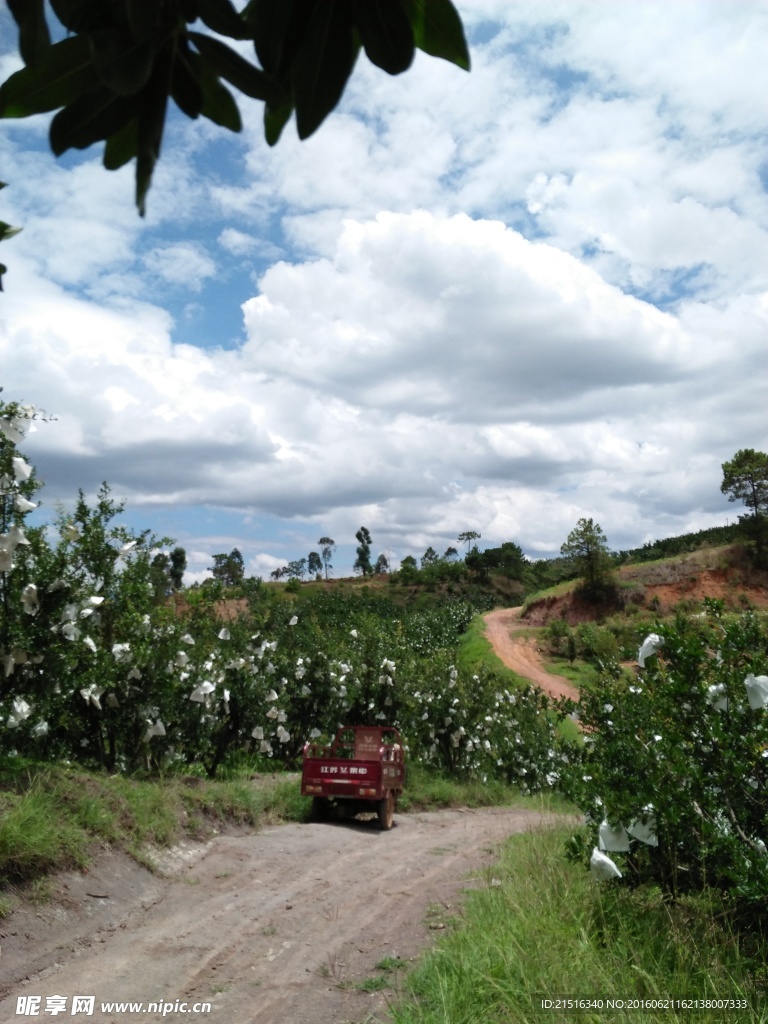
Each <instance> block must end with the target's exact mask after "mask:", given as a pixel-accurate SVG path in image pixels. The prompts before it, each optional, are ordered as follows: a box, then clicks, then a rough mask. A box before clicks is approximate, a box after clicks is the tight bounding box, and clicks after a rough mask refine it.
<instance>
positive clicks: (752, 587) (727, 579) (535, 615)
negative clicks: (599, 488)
mask: <svg viewBox="0 0 768 1024" xmlns="http://www.w3.org/2000/svg"><path fill="white" fill-rule="evenodd" d="M721 557H723V556H722V553H721V552H716V553H713V554H712V555H711V556H709V557H708V553H707V552H706V551H705V552H697V553H695V554H694V555H691V556H689V557H688V558H686V559H681V560H679V561H672V562H669V563H663V564H658V565H654V564H652V563H651V564H649V565H642V564H641V565H632V566H627V567H625V568H622V569H621V570H620V571H619V573H618V574H617V577H618V583H619V588H618V602H617V603H616V604H614V605H608V606H600V607H597V606H595V605H593V604H590V603H589V602H587V601H584V600H583V599H582V598H580V597H579V595H578V594H577V593H573V592H571V593H568V594H562V595H559V596H550V597H545V598H543V599H541V600H540V601H535V600H534V601H531V602H530V604H528V606H527V607H526V609H525V617H524V620H523V621H524V622H525V623H526V625H528V626H546V625H547V624H548V623H549V622H552V621H553V620H554V619H563V620H564V621H565V622H567V623H568V624H569V625H571V626H575V625H578V624H579V623H580V622H591V621H593V620H600V619H601V618H604V617H605V616H606V615H610V614H613V613H614V612H617V611H621V610H623V609H626V608H628V607H630V608H631V607H635V608H637V609H647V610H650V611H652V612H654V613H656V614H658V615H668V614H670V613H671V612H674V611H675V609H676V608H678V607H679V606H680V604H681V603H684V604H685V605H688V606H689V608H693V607H696V606H700V605H701V602H702V601H703V600H704V598H705V597H709V598H714V599H716V600H720V601H724V602H725V606H726V608H729V609H731V610H735V611H739V610H742V609H744V608H748V607H753V608H768V573H766V572H757V571H755V570H746V569H745V568H744V567H742V566H739V565H716V564H709V563H710V562H713V561H716V560H717V558H721Z"/></svg>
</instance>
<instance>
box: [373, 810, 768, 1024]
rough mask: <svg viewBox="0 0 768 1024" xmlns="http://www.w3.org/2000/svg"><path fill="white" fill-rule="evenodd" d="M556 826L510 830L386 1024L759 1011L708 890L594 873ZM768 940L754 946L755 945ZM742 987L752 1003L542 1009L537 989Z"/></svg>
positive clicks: (668, 1022) (627, 992) (719, 993)
mask: <svg viewBox="0 0 768 1024" xmlns="http://www.w3.org/2000/svg"><path fill="white" fill-rule="evenodd" d="M567 835H568V833H567V832H566V831H565V830H562V829H556V830H547V831H542V832H534V833H528V834H521V835H516V836H513V837H511V838H510V840H509V841H508V842H507V844H506V846H505V848H504V852H503V855H502V858H501V860H500V862H499V863H498V864H496V865H495V866H494V867H493V868H492V869H491V870H490V871H487V872H484V874H483V878H484V880H485V882H486V884H485V885H484V886H483V887H482V888H481V889H479V890H473V891H471V892H468V893H467V896H466V900H465V904H464V912H463V915H462V919H461V921H459V922H454V927H453V928H452V929H450V930H449V929H446V931H445V933H444V935H443V936H442V937H441V940H440V942H439V944H438V946H437V948H436V949H435V950H434V951H433V952H432V953H430V954H428V955H427V957H426V958H425V959H424V960H423V961H422V963H421V964H420V965H419V966H418V967H417V968H416V970H415V971H414V972H413V973H412V974H411V975H410V977H409V981H408V989H409V996H408V998H407V999H405V1000H404V1001H403V1002H401V1003H399V1004H398V1005H396V1006H394V1007H391V1009H390V1012H391V1014H392V1019H393V1021H394V1022H395V1024H438V1022H439V1024H445V1022H447V1021H450V1022H451V1024H480V1022H482V1024H510V1022H512V1021H514V1022H515V1024H542V1020H544V1019H546V1020H547V1021H552V1022H553V1024H554V1022H565V1021H568V1022H572V1021H574V1020H578V1022H579V1024H608V1022H613V1021H616V1022H627V1024H630V1022H631V1024H637V1022H638V1021H639V1020H642V1021H643V1022H644V1024H662V1022H663V1024H672V1022H678V1021H679V1022H681V1024H682V1022H683V1021H685V1022H687V1024H692V1021H694V1020H704V1019H706V1021H707V1024H726V1022H727V1024H733V1022H734V1021H750V1022H754V1024H757V1022H758V1021H761V1020H765V1017H764V1016H763V1015H762V1014H763V1013H764V1012H765V1006H764V1005H762V1006H760V1007H758V1005H757V997H756V996H755V993H754V990H753V988H752V985H751V982H750V975H749V965H748V963H747V962H746V961H745V960H744V959H742V958H740V955H739V944H738V942H737V941H735V939H734V936H733V935H732V934H730V933H729V932H728V930H727V929H724V928H723V927H722V923H721V922H722V916H723V910H724V907H723V906H722V905H720V903H718V902H717V901H715V902H716V903H717V905H714V904H713V903H712V902H711V898H710V901H709V902H708V901H707V897H698V898H696V899H689V900H687V901H686V900H681V901H679V902H678V904H677V905H670V904H669V903H668V902H666V901H665V900H663V899H662V897H661V894H660V893H659V892H658V891H657V890H652V889H644V890H635V891H630V890H628V889H624V888H619V887H618V886H615V885H606V884H602V885H601V884H598V883H595V882H594V881H593V879H592V877H591V875H590V874H589V872H588V871H586V870H585V868H584V867H583V866H581V865H575V864H571V863H569V862H568V861H566V860H565V858H564V855H563V846H564V840H565V838H566V836H567ZM766 952H768V950H762V955H763V959H764V954H765V953H766ZM552 996H571V997H596V998H601V997H602V998H603V999H605V998H606V997H614V998H617V997H620V998H629V997H642V998H645V999H652V998H665V997H668V996H681V997H684V996H693V997H698V998H711V999H718V998H719V999H722V998H745V999H748V1000H749V1004H750V1006H751V1008H752V1009H751V1010H750V1011H748V1012H741V1013H740V1012H739V1011H737V1010H734V1009H728V1010H712V1011H709V1012H707V1013H706V1014H703V1015H699V1014H695V1013H692V1012H690V1011H682V1010H680V1011H678V1012H676V1011H674V1010H668V1009H667V1010H658V1011H657V1010H652V1009H647V1008H646V1009H644V1010H631V1011H630V1010H619V1011H617V1012H613V1011H611V1012H607V1011H606V1010H605V1009H603V1010H602V1012H600V1013H590V1012H580V1013H578V1014H577V1015H574V1014H573V1013H572V1012H565V1013H562V1014H560V1013H557V1012H552V1011H550V1012H547V1013H546V1014H542V1011H541V1010H540V1009H538V1005H539V1003H538V1000H540V999H541V998H543V997H552Z"/></svg>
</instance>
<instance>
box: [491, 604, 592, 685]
mask: <svg viewBox="0 0 768 1024" xmlns="http://www.w3.org/2000/svg"><path fill="white" fill-rule="evenodd" d="M521 610H522V609H521V608H499V609H497V610H496V611H492V612H488V614H487V615H484V616H483V618H484V619H485V632H486V636H487V637H488V639H489V641H490V643H491V646H492V647H493V649H494V651H495V652H496V654H497V656H498V657H499V658H500V659H501V660H502V661H503V662H504V664H505V665H506V666H507V667H508V668H511V669H512V671H513V672H517V674H518V675H520V676H523V677H524V678H525V679H530V680H531V682H532V683H535V684H536V686H540V687H541V688H542V690H544V691H545V693H549V694H551V695H552V696H553V697H571V698H572V699H573V700H578V699H579V691H578V690H577V689H576V687H575V686H572V685H571V684H570V683H569V682H568V680H567V679H564V678H563V677H562V676H554V675H552V674H551V673H549V672H547V671H546V670H545V669H544V667H543V664H542V661H541V657H540V655H539V652H538V650H537V643H536V640H535V639H533V638H532V637H527V636H523V635H522V630H523V629H524V628H525V627H523V626H521V625H520V612H521ZM515 630H519V631H520V634H518V635H515Z"/></svg>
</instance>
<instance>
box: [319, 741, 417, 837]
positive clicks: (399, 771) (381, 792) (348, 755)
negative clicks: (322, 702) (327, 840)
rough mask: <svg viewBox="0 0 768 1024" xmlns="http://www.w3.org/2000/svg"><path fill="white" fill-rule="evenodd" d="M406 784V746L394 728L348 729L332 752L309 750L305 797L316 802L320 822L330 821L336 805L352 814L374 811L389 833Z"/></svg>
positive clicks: (321, 748) (335, 744)
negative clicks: (332, 808) (404, 746)
mask: <svg viewBox="0 0 768 1024" xmlns="http://www.w3.org/2000/svg"><path fill="white" fill-rule="evenodd" d="M404 782H405V761H404V759H403V743H402V740H401V739H400V733H399V732H398V731H397V729H394V728H392V727H390V726H378V725H372V726H367V725H348V726H344V727H343V728H341V729H339V731H338V732H337V733H336V736H335V738H334V740H333V742H332V743H331V745H330V746H329V747H325V746H322V745H320V744H318V743H307V744H306V745H305V747H304V767H303V770H302V773H301V793H302V796H311V797H314V800H313V806H312V813H313V817H314V818H315V819H316V820H324V819H325V818H327V817H328V814H329V811H330V803H331V802H333V803H334V804H335V805H336V807H338V808H339V809H340V810H341V811H342V812H343V813H346V814H348V815H354V814H357V813H359V812H360V811H372V810H375V811H376V812H377V813H378V816H379V824H380V825H381V827H382V828H383V829H390V828H392V818H393V816H394V813H395V807H396V806H397V800H398V797H399V796H400V794H401V793H402V791H403V783H404Z"/></svg>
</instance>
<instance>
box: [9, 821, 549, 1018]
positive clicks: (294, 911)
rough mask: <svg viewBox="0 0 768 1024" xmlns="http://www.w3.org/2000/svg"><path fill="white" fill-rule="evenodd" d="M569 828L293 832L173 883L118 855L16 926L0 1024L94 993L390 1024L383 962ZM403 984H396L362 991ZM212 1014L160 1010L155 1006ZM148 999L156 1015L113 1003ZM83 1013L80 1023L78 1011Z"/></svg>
mask: <svg viewBox="0 0 768 1024" xmlns="http://www.w3.org/2000/svg"><path fill="white" fill-rule="evenodd" d="M563 820H564V819H563V818H562V817H561V818H557V817H556V816H554V815H542V814H539V813H537V812H534V811H526V810H510V809H508V808H494V809H490V810H480V811H441V812H438V813H415V814H409V815H398V816H396V818H395V826H394V828H393V829H392V831H391V832H381V831H380V830H379V829H378V827H377V825H376V823H375V822H374V821H371V822H367V821H365V820H363V821H356V822H344V823H338V824H322V825H283V826H279V827H275V828H269V829H267V830H265V831H263V832H259V833H255V834H250V835H238V836H219V837H217V838H216V839H214V840H213V841H211V842H210V843H208V844H206V845H204V846H192V845H190V846H189V847H186V848H180V849H177V850H176V851H174V853H173V855H172V856H167V855H166V857H165V858H161V862H163V864H164V867H165V869H166V870H167V871H168V872H169V875H168V876H167V877H158V876H156V875H151V874H149V872H147V871H144V870H143V869H141V868H139V867H138V866H137V865H136V864H134V863H133V862H132V861H130V860H129V859H128V858H127V857H121V856H117V855H114V854H113V855H105V856H104V857H103V858H102V859H101V860H100V861H99V862H98V864H97V865H96V866H94V868H93V869H92V870H91V871H90V872H89V874H87V875H80V874H74V875H70V876H62V877H60V878H59V879H57V884H56V893H55V895H54V897H53V899H52V900H51V902H49V903H48V904H45V905H41V906H37V907H35V906H31V907H28V908H26V909H24V910H21V911H17V912H15V913H14V914H12V915H11V917H10V918H7V919H6V920H5V921H3V922H2V923H0V936H2V938H1V939H0V943H1V944H2V956H0V1019H2V1020H8V1021H10V1020H16V1019H20V1018H17V1017H16V1016H15V1014H16V1011H17V997H19V996H27V997H32V996H37V997H40V1000H41V1002H40V1003H39V1004H38V1006H39V1013H38V1017H39V1019H48V1018H47V1017H44V1011H45V1007H46V1005H47V1000H48V998H49V997H53V996H59V997H63V998H64V1000H65V1003H66V1010H65V1011H64V1014H63V1015H62V1017H61V1018H58V1019H63V1018H64V1016H66V1019H67V1020H69V1019H71V1010H72V1000H73V997H74V996H93V997H94V999H95V1010H94V1013H93V1014H92V1015H90V1016H87V1017H86V1016H83V1017H82V1019H83V1020H89V1021H93V1022H94V1024H113V1022H114V1024H139V1022H140V1024H149V1022H151V1021H159V1020H164V1021H166V1022H167V1021H173V1022H177V1024H181V1022H184V1024H196V1022H197V1024H223V1022H226V1024H230V1022H231V1024H344V1022H359V1021H363V1020H365V1021H368V1022H370V1024H374V1022H379V1021H384V1020H385V1019H388V1018H387V1016H386V1013H385V1010H386V1004H387V1000H388V999H392V998H393V996H394V995H395V994H396V991H397V988H398V985H399V978H400V977H401V974H399V973H398V972H397V970H391V971H390V972H388V973H385V972H383V971H382V970H381V969H377V967H376V965H377V964H380V963H381V962H382V961H387V962H388V965H389V966H390V967H393V966H395V965H396V963H397V960H398V959H400V960H409V959H410V958H413V957H415V956H416V955H417V954H418V953H419V952H420V951H421V950H422V949H423V948H424V947H425V946H426V945H428V944H429V943H430V942H431V940H432V939H433V938H434V936H435V935H436V934H439V933H440V931H441V930H442V929H443V928H445V927H446V922H447V921H448V919H449V918H450V917H451V916H453V915H455V914H457V913H461V909H460V900H461V896H462V893H463V891H464V890H465V889H467V888H474V887H477V886H484V885H489V884H490V876H489V875H488V874H483V873H481V874H479V875H478V874H475V875H474V877H470V876H469V873H470V872H474V873H477V872H478V871H480V869H482V868H484V867H488V866H489V865H490V864H492V862H493V859H494V848H495V844H497V843H498V842H500V841H501V840H503V839H505V838H506V837H507V836H509V835H510V834H512V833H515V832H522V831H527V830H529V829H532V828H540V827H546V826H548V825H550V824H553V823H555V822H557V821H563ZM381 978H386V979H387V986H388V987H387V988H386V989H384V990H382V991H374V992H370V991H366V990H365V989H364V988H361V987H360V986H361V985H364V983H365V982H369V983H370V981H371V979H381ZM177 1001H179V1002H183V1003H186V1004H187V1005H188V1007H189V1008H190V1011H191V1009H192V1007H193V1006H194V1004H201V1003H210V1005H211V1010H210V1012H204V1011H203V1010H202V1009H198V1011H194V1012H186V1013H184V1012H180V1008H179V1012H176V1010H175V1009H173V1010H171V1011H170V1012H167V1013H166V1014H165V1015H164V1016H163V1014H162V1012H147V1005H148V1004H149V1003H150V1002H155V1003H157V1002H159V1003H161V1004H163V1003H170V1004H173V1005H174V1006H175V1004H176V1002H177ZM117 1002H125V1003H134V1004H144V1006H143V1010H142V1011H139V1010H138V1008H134V1009H133V1010H129V1009H128V1008H125V1009H120V1010H118V1009H116V1008H114V1007H113V1008H112V1010H111V1011H106V1010H104V1011H102V1010H101V1004H102V1003H117ZM76 1019H77V1018H76Z"/></svg>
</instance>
